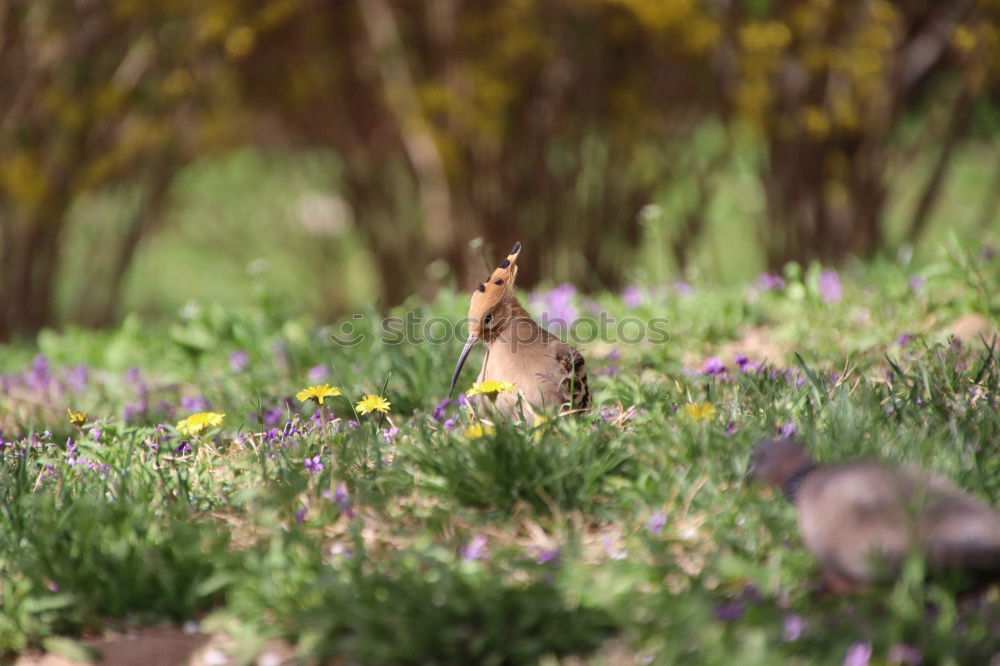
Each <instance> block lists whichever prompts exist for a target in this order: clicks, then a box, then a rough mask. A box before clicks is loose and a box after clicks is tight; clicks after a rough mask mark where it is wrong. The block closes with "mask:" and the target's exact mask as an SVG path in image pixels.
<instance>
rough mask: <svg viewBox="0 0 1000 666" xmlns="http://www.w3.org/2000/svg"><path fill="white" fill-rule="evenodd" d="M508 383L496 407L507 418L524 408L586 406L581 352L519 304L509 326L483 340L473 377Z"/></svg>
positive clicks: (550, 408) (548, 409)
mask: <svg viewBox="0 0 1000 666" xmlns="http://www.w3.org/2000/svg"><path fill="white" fill-rule="evenodd" d="M490 380H499V381H507V382H512V383H513V384H514V386H515V387H516V390H515V391H509V392H505V393H501V394H499V395H498V396H497V398H496V404H495V406H496V409H497V410H498V411H500V412H501V413H502V414H503V415H504V416H507V417H508V418H520V416H521V414H519V407H518V398H520V400H521V408H523V409H524V411H525V412H526V413H527V412H529V411H531V412H537V411H552V410H565V409H584V408H587V407H589V406H590V393H589V389H588V385H587V373H586V368H585V365H584V360H583V356H581V355H580V352H578V351H577V350H576V349H575V348H573V347H572V346H570V345H568V344H566V343H565V342H563V341H562V340H560V339H559V338H557V337H555V336H554V335H552V334H551V333H549V332H548V331H546V330H545V329H544V328H542V327H540V326H539V325H538V324H536V323H535V322H534V321H533V320H532V319H531V317H530V315H528V313H527V312H524V310H523V308H521V312H520V313H518V314H517V316H516V317H515V318H514V319H513V320H512V321H511V324H510V326H509V327H508V328H507V329H506V330H504V331H503V332H501V333H500V334H499V335H497V337H495V338H494V339H492V340H491V341H489V342H487V343H486V357H485V358H484V359H483V368H482V370H480V372H479V378H478V379H477V381H479V382H485V381H490Z"/></svg>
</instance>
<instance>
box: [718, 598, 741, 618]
mask: <svg viewBox="0 0 1000 666" xmlns="http://www.w3.org/2000/svg"><path fill="white" fill-rule="evenodd" d="M743 611H744V608H743V603H742V602H740V601H726V602H724V603H721V604H719V605H717V606H716V607H715V610H714V611H713V613H712V614H713V615H714V616H715V619H716V620H718V621H719V622H732V621H733V620H738V619H740V618H741V617H743Z"/></svg>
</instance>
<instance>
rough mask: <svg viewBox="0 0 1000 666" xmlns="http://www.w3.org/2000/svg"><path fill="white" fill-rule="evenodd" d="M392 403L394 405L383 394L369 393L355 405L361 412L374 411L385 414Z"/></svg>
mask: <svg viewBox="0 0 1000 666" xmlns="http://www.w3.org/2000/svg"><path fill="white" fill-rule="evenodd" d="M390 405H392V403H391V402H389V401H388V400H386V399H385V398H383V397H382V396H380V395H374V394H368V395H366V396H365V397H363V398H361V400H358V402H357V404H356V405H354V407H355V409H357V410H358V413H359V414H370V413H372V412H382V413H383V414H385V413H386V412H388V411H389V406H390Z"/></svg>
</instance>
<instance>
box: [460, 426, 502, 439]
mask: <svg viewBox="0 0 1000 666" xmlns="http://www.w3.org/2000/svg"><path fill="white" fill-rule="evenodd" d="M494 432H496V429H495V428H494V427H493V426H491V425H483V424H482V423H473V424H472V425H470V426H469V427H468V428H466V429H465V438H466V439H479V438H480V437H482V436H483V435H492V434H493V433H494Z"/></svg>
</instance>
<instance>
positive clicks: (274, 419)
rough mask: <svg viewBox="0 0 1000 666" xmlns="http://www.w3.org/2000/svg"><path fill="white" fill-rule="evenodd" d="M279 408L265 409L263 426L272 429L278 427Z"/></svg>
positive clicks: (279, 418)
mask: <svg viewBox="0 0 1000 666" xmlns="http://www.w3.org/2000/svg"><path fill="white" fill-rule="evenodd" d="M281 414H282V412H281V407H272V408H270V409H265V410H264V414H263V419H262V420H263V421H264V425H265V426H267V427H269V428H273V427H274V426H276V425H278V422H279V421H280V420H281Z"/></svg>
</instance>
